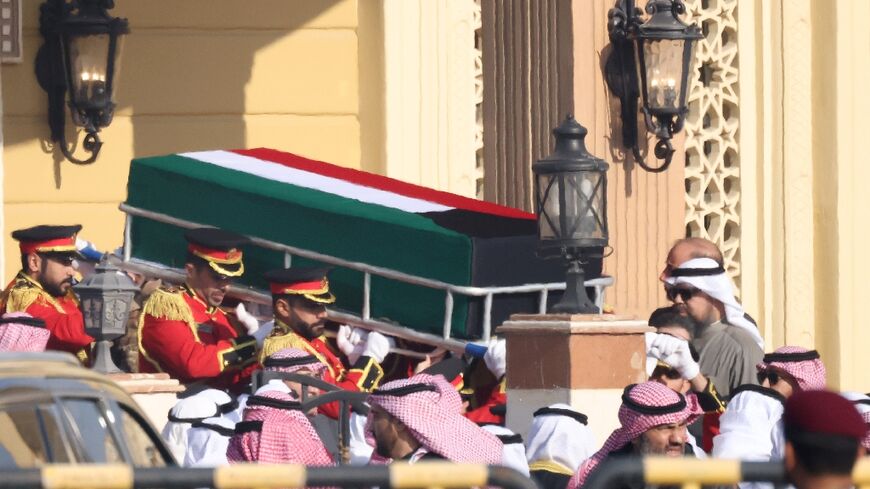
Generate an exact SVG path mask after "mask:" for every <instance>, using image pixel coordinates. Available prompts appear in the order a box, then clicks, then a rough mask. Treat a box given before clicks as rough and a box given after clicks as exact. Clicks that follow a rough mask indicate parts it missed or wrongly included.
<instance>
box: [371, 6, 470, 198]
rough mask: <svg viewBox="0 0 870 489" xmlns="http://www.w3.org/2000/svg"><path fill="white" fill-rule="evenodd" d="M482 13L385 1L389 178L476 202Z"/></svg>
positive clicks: (387, 167)
mask: <svg viewBox="0 0 870 489" xmlns="http://www.w3.org/2000/svg"><path fill="white" fill-rule="evenodd" d="M474 9H475V4H474V1H473V0H449V1H448V0H385V1H384V50H385V51H384V52H385V56H384V69H385V79H386V80H385V83H386V87H385V88H386V95H385V97H384V101H385V107H386V110H385V119H386V175H387V176H389V177H392V178H398V179H400V180H404V181H407V182H411V183H416V184H423V185H426V186H430V187H435V188H438V189H440V190H446V191H449V192H454V193H458V194H461V195H465V196H469V197H474V196H475V194H476V183H477V182H476V176H477V175H476V162H477V155H476V145H475V144H476V143H475V134H476V103H475V102H476V97H475V73H476V72H475V46H474V39H475V32H474V31H475V16H474V12H475V10H474Z"/></svg>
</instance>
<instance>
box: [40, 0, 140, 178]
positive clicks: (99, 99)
mask: <svg viewBox="0 0 870 489" xmlns="http://www.w3.org/2000/svg"><path fill="white" fill-rule="evenodd" d="M114 6H115V2H114V0H45V2H43V3H42V5H41V6H40V10H39V32H40V34H41V35H42V37H43V40H44V42H43V44H42V46H40V48H39V51H38V52H37V54H36V62H35V72H36V79H37V81H38V82H39V86H40V87H42V89H43V90H45V92H46V93H47V94H48V125H49V128H50V130H51V140H52V142H54V143H55V144H56V145H57V146H59V147H60V151H61V153H63V156H64V157H65V158H66V159H67V160H69V161H70V162H72V163H75V164H77V165H87V164H90V163H93V162H94V161H96V159H97V156H98V155H99V153H100V148H102V146H103V142H102V141H101V140H100V136H99V132H100V129H102V128H104V127H106V126H108V125H109V124H111V122H112V118H113V116H114V111H115V103H114V101H113V94H114V87H115V76H116V71H117V70H116V64H117V58H118V55H119V54H120V46H119V40H120V37H121V36H123V35H125V34H128V33H129V32H130V30H129V24H128V22H127V19H122V18H118V17H111V16H110V15H109V13H108V11H109V10H110V9H112V8H114ZM85 39H87V40H88V41H90V42H84V43H82V41H83V40H85ZM94 39H98V40H99V41H98V42H93V41H91V40H94ZM67 105H68V106H69V109H70V113H71V117H72V121H73V123H74V124H75V125H76V126H79V127H82V128H83V129H84V131H85V137H84V139H83V141H82V148H83V149H84V150H85V151H87V152H88V153H90V155H89V156H88V157H87V158H85V159H80V158H76V157H75V156H74V155H73V154H72V151H71V150H70V148H69V147H68V146H67V142H66V134H65V130H66V109H65V107H66V106H67Z"/></svg>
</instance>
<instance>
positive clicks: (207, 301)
mask: <svg viewBox="0 0 870 489" xmlns="http://www.w3.org/2000/svg"><path fill="white" fill-rule="evenodd" d="M184 237H185V238H186V239H187V241H188V247H187V260H186V263H185V266H184V269H185V272H186V273H187V279H186V282H185V283H184V285H182V286H181V287H177V288H160V289H158V290H156V291H155V292H154V293H153V294H151V297H149V298H148V300H147V301H146V302H145V304H144V305H143V306H142V315H141V316H140V318H139V326H138V332H139V335H138V336H139V371H140V372H146V373H154V372H166V373H168V374H170V375H171V376H172V377H173V378H177V379H178V380H179V381H181V382H182V383H189V382H195V381H205V382H206V383H207V384H209V385H211V386H212V387H216V388H231V389H233V390H235V391H240V390H241V389H243V388H244V387H245V386H246V384H247V382H248V380H249V379H250V375H251V372H252V371H253V369H254V368H255V367H256V362H255V361H256V358H255V355H256V350H257V343H256V340H255V339H254V337H252V336H247V335H245V336H239V334H238V333H237V332H236V330H235V328H233V326H232V325H231V324H230V322H229V320H228V319H227V316H226V314H225V313H224V312H223V310H221V309H220V305H221V303H222V302H223V300H224V296H225V295H226V293H227V289H228V288H229V286H230V281H231V280H232V279H233V278H235V277H239V276H241V275H242V273H244V271H245V267H244V264H243V263H242V251H241V250H240V249H239V247H240V246H241V245H242V244H245V243H247V242H248V240H247V238H245V237H244V236H241V235H238V234H235V233H231V232H228V231H223V230H220V229H215V228H199V229H191V230H189V231H187V232H186V233H185V235H184Z"/></svg>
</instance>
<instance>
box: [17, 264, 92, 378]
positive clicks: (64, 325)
mask: <svg viewBox="0 0 870 489" xmlns="http://www.w3.org/2000/svg"><path fill="white" fill-rule="evenodd" d="M7 312H26V313H27V314H30V315H31V316H33V317H35V318H39V319H42V320H43V321H45V327H46V329H48V331H49V332H50V333H51V337H50V338H49V340H48V344H47V345H46V349H47V350H61V351H68V352H70V353H73V354H75V355H77V356H78V357H79V359H80V360H82V361H85V360H87V348H88V346H89V345H90V344H91V343H93V342H94V338H92V337H91V336H90V335H88V334H87V333H85V325H84V320H83V318H82V312H81V311H80V310H79V301H78V299H77V298H76V296H75V294H74V293H73V291H72V290H69V291H68V292H67V293H66V295H65V296H63V297H53V296H52V295H51V294H49V293H48V292H46V291H45V289H43V288H42V285H40V284H39V282H37V281H35V280H33V279H32V278H30V277H29V276H27V275H26V274H25V273H24V272H23V271H22V272H19V273H18V275H17V276H16V277H15V279H14V280H13V281H12V282H10V283H9V285H8V286H7V287H6V290H4V291H3V295H2V297H0V313H7Z"/></svg>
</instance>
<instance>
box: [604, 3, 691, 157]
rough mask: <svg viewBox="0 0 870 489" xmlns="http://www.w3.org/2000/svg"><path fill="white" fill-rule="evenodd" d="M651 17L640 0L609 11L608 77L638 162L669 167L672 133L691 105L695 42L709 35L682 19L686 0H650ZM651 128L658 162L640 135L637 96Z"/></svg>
mask: <svg viewBox="0 0 870 489" xmlns="http://www.w3.org/2000/svg"><path fill="white" fill-rule="evenodd" d="M646 11H647V13H648V14H650V17H649V18H648V19H647V20H646V22H643V18H642V17H641V11H640V10H639V9H637V8H635V6H634V0H618V1H617V3H616V7H615V8H613V9H611V10H610V12H609V13H608V14H607V18H608V23H607V30H608V32H609V34H610V42H611V45H612V48H613V50H612V52H611V54H610V57H609V58H608V60H607V62H606V64H605V80H606V81H607V86H608V87H609V88H610V91H611V92H613V94H614V95H616V96H617V97H619V100H620V104H621V110H620V115H621V118H622V141H623V145H624V146H625V147H626V148H631V149H632V152H633V154H634V157H635V160H636V161H637V163H638V164H639V165H640V166H641V167H642V168H643V169H644V170H647V171H650V172H654V173H658V172H661V171H664V170H666V169H667V168H668V166H669V165H670V163H671V158H672V156H673V153H674V149H673V147H672V146H671V142H670V140H671V138H672V137H673V136H674V134H676V133H678V132H680V130H682V128H683V122H684V121H685V116H686V113H687V112H688V107H687V105H686V96H687V92H688V88H689V82H688V80H689V71H690V69H691V66H692V57H693V53H694V48H695V43H696V42H697V41H698V39H701V37H703V36H702V35H701V30H700V29H699V28H698V26H696V25H689V24H686V23H685V22H683V21H682V20H680V15H681V14H684V13H685V12H686V6H685V5H684V4H683V2H682V1H681V0H649V2H648V3H647V4H646ZM638 97H640V99H641V111H642V112H643V115H644V121H645V122H646V127H647V130H648V131H649V132H651V133H653V134H655V136H656V138H657V139H658V142H657V143H656V145H655V150H654V153H655V156H656V158H657V159H660V160H663V163H662V164H661V165H660V166H658V167H650V166H649V165H647V164H646V163H645V162H644V161H643V158H642V157H641V154H640V149H639V146H638V141H637V137H638V134H637V99H638Z"/></svg>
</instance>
